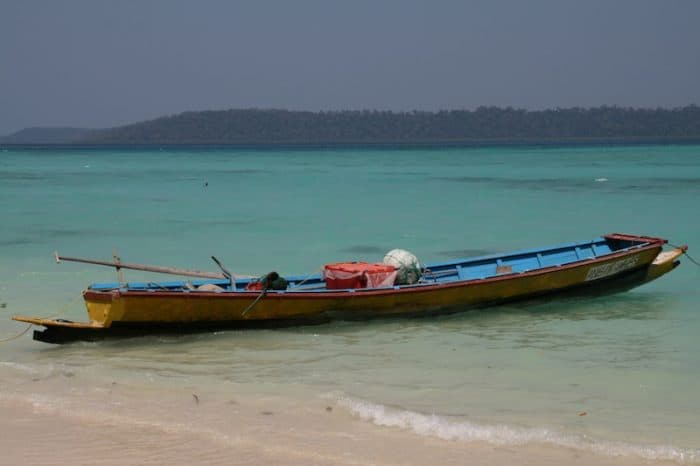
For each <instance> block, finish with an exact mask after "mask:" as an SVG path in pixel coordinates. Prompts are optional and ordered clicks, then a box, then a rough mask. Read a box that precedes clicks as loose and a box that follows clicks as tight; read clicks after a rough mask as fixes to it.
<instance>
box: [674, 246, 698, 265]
mask: <svg viewBox="0 0 700 466" xmlns="http://www.w3.org/2000/svg"><path fill="white" fill-rule="evenodd" d="M668 245H669V246H671V247H672V248H677V249H680V248H681V247H680V246H676V245H675V244H671V243H668ZM683 255H684V256H685V257H687V258H688V260H689V261H690V262H692V263H693V264H695V265H697V266H698V267H700V262H698V261H696V260H695V259H693V258H692V257H690V254H688V251H687V250H685V251H683Z"/></svg>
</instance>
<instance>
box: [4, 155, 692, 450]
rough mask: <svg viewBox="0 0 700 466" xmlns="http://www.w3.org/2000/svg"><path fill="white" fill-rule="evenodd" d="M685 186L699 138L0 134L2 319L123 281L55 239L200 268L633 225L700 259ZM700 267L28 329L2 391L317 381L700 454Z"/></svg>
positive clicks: (364, 256)
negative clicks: (89, 338)
mask: <svg viewBox="0 0 700 466" xmlns="http://www.w3.org/2000/svg"><path fill="white" fill-rule="evenodd" d="M699 200H700V147H699V146H646V147H612V148H609V147H586V148H579V147H573V148H572V147H568V148H539V147H538V148H535V147H530V148H488V149H445V150H433V149H420V150H388V149H387V150H367V149H347V150H302V149H299V150H280V151H273V150H261V151H250V150H233V149H220V150H199V149H198V150H177V151H172V150H132V151H129V150H78V149H76V150H61V151H58V150H34V151H32V150H23V151H18V150H12V149H10V150H8V151H7V152H0V214H1V216H2V218H1V219H0V220H1V222H2V227H1V228H0V305H2V306H3V307H2V308H1V309H0V312H1V313H2V314H1V316H2V318H1V319H0V332H1V333H0V338H6V337H11V336H13V335H15V334H17V333H19V332H20V331H22V330H23V329H24V327H23V326H22V325H20V324H17V323H14V322H12V321H10V320H9V317H10V316H11V315H13V314H29V315H37V316H55V315H57V314H58V316H60V317H65V318H69V319H73V320H84V319H85V311H84V308H83V306H82V303H81V301H80V291H81V290H82V289H83V288H84V287H85V286H86V285H87V284H89V283H90V282H93V281H112V280H114V278H115V274H114V271H112V270H110V269H105V268H100V267H94V266H85V265H80V264H71V263H62V264H60V265H56V264H55V263H54V261H53V259H52V252H53V251H54V250H58V251H59V252H61V253H63V254H66V255H73V256H83V257H94V258H103V259H109V258H111V255H112V251H113V250H114V249H116V250H117V251H118V253H119V254H120V255H121V257H122V259H123V260H125V261H129V262H143V263H149V264H159V265H171V266H179V267H192V268H198V269H207V270H212V271H215V270H216V266H215V265H214V264H213V263H212V262H211V261H210V260H209V257H210V256H211V255H216V256H217V257H219V258H220V259H221V260H222V261H223V262H224V263H225V265H226V266H227V267H228V268H229V269H231V270H233V271H236V272H239V273H251V274H262V273H265V272H269V271H271V270H276V271H278V272H280V273H281V274H282V275H285V274H304V273H312V272H315V271H317V270H318V269H319V268H320V267H321V266H322V265H323V264H324V263H328V262H335V261H340V260H350V259H352V260H367V261H381V258H382V257H383V254H384V253H385V252H386V251H388V250H390V249H393V248H395V247H400V248H404V249H408V250H410V251H412V252H414V253H415V254H416V255H417V256H418V257H419V258H420V259H421V260H423V261H426V262H430V261H441V260H447V259H449V258H455V257H462V256H469V255H478V254H483V253H490V252H498V251H506V250H511V249H520V248H529V247H536V246H547V245H552V244H556V243H559V242H565V241H572V240H587V239H592V238H594V237H596V236H598V235H600V234H603V233H610V232H627V233H638V234H646V235H653V236H662V237H665V238H668V239H669V240H671V241H672V242H675V243H687V244H689V245H690V251H689V252H690V254H691V255H693V252H695V253H696V254H695V255H696V256H697V257H700V220H698V212H699V210H698V207H697V203H698V201H699ZM699 270H700V268H699V267H697V266H695V265H693V264H692V263H690V262H689V261H688V260H687V259H684V260H683V264H682V266H681V267H680V268H679V269H677V270H675V271H674V272H673V273H671V274H669V275H667V276H665V277H663V278H662V279H661V280H659V281H657V282H655V283H652V284H650V285H647V286H645V287H642V288H639V289H637V290H634V291H631V292H627V293H624V294H619V295H615V296H608V297H599V298H594V299H593V298H591V299H582V298H579V299H568V300H559V301H549V302H536V303H528V304H518V305H510V306H504V307H499V308H494V309H489V310H484V311H473V312H465V313H462V314H456V315H451V316H444V317H440V318H430V319H391V320H379V321H372V322H352V323H350V322H334V323H331V324H326V325H320V326H307V327H298V328H289V329H281V330H261V331H221V332H215V333H204V334H195V335H183V336H167V337H163V336H157V337H141V338H133V339H126V340H111V341H103V342H98V343H75V344H70V345H65V346H51V345H47V344H44V343H39V342H34V341H32V340H31V334H30V333H28V334H26V335H23V336H22V337H20V338H17V339H14V340H11V341H8V342H3V343H2V344H1V346H0V390H2V391H3V392H4V393H5V395H4V396H6V397H7V396H9V395H8V394H12V397H14V398H13V399H17V398H22V397H25V398H26V399H28V400H29V399H32V397H36V396H38V395H37V393H36V392H35V391H33V389H32V384H31V383H30V381H31V380H35V381H36V380H39V379H42V378H52V377H53V378H56V377H59V378H65V379H71V384H72V385H71V387H73V388H74V389H76V390H80V387H81V386H84V387H88V386H93V385H94V384H96V383H101V382H102V381H110V380H119V381H120V383H125V384H131V385H132V386H133V387H140V386H148V387H150V388H153V387H156V388H157V387H162V388H163V389H167V388H168V387H172V386H178V385H182V386H189V385H196V386H198V387H208V388H210V389H211V390H213V391H216V390H218V391H220V392H223V391H226V390H228V389H232V387H235V388H236V389H237V390H243V389H246V390H248V392H249V393H260V394H267V395H274V396H277V397H281V398H285V397H286V398H289V399H290V400H301V401H303V400H305V399H317V398H319V397H321V398H324V399H328V400H331V401H333V402H335V403H337V404H338V406H340V407H342V408H344V409H346V410H349V411H350V412H351V413H353V415H355V416H358V417H360V418H362V419H365V420H367V422H373V423H375V424H378V425H382V426H387V428H403V429H405V430H407V431H410V432H413V433H415V434H418V435H429V436H436V437H441V438H450V439H454V440H458V441H470V440H486V441H490V442H493V443H497V444H512V445H517V444H526V443H528V442H540V443H551V444H555V445H563V446H569V447H574V448H585V449H590V450H594V451H599V452H602V453H605V454H621V455H627V454H629V455H637V456H640V457H644V458H652V459H653V458H667V459H675V460H680V461H691V462H692V461H700V453H699V450H698V449H699V448H700V440H698V439H700V409H699V408H698V406H699V405H700V396H699V395H698V393H699V391H698V387H700V343H699V342H698V337H697V335H698V334H699V333H700V318H699V317H698V313H697V303H698V302H699V298H700V291H698V289H699V287H698V284H699V279H700V272H699ZM126 273H127V279H137V278H142V277H143V275H140V274H138V273H134V272H128V271H127V272H126ZM153 278H154V277H153V276H150V278H149V279H153ZM42 396H44V395H42ZM56 397H57V398H56V399H55V400H54V402H55V403H60V399H59V396H58V395H56ZM42 399H44V398H42ZM64 402H65V400H64ZM48 403H51V398H49V401H48Z"/></svg>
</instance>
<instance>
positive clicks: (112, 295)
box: [83, 234, 667, 302]
mask: <svg viewBox="0 0 700 466" xmlns="http://www.w3.org/2000/svg"><path fill="white" fill-rule="evenodd" d="M604 238H611V239H622V240H633V241H643V242H642V243H641V244H639V245H632V246H629V247H627V248H625V249H623V250H620V251H618V252H612V253H609V254H605V255H603V256H596V257H589V258H585V259H579V260H576V261H573V262H569V263H566V264H559V265H551V266H547V267H543V268H537V269H532V270H527V271H522V272H510V273H505V274H501V275H495V276H492V277H487V278H469V279H463V280H460V279H457V280H454V281H450V282H445V283H437V282H435V283H419V284H414V285H400V286H393V287H387V288H358V289H343V290H328V289H317V290H268V291H267V292H266V299H284V300H300V299H339V298H341V299H342V298H353V297H360V296H363V297H364V296H392V295H398V294H410V293H422V292H427V291H434V290H447V289H451V288H461V287H466V286H472V285H476V284H488V283H495V282H500V281H505V280H514V279H519V278H525V277H533V276H537V275H546V274H551V273H556V272H559V271H562V270H569V269H573V268H577V267H582V266H586V265H590V264H595V263H602V262H607V261H610V260H615V259H619V258H621V257H625V256H629V255H632V254H637V253H640V252H643V251H647V250H652V249H657V248H658V249H661V248H662V247H663V245H664V244H666V243H667V240H665V239H662V238H653V237H640V236H632V235H621V234H611V235H605V236H604ZM556 248H557V247H556V246H555V247H554V248H553V249H556ZM509 255H511V253H506V254H504V255H502V256H509ZM502 256H497V257H502ZM458 263H459V262H458ZM649 265H651V262H649V264H642V265H640V266H638V267H634V268H635V269H636V268H641V267H644V266H649ZM615 275H617V274H614V275H613V276H615ZM610 278H611V277H602V278H599V279H596V280H592V281H591V283H593V282H596V281H605V280H608V279H610ZM258 295H260V291H257V290H256V291H249V290H242V291H196V290H194V291H184V290H180V291H163V290H155V289H153V290H128V289H127V290H124V289H110V290H93V289H87V290H85V291H83V297H84V298H85V299H86V300H95V301H99V302H108V301H112V300H114V299H120V298H129V297H134V298H136V297H139V298H142V297H147V298H155V299H157V298H174V297H183V296H187V297H188V298H193V299H212V298H215V299H227V300H231V299H244V300H245V299H247V300H249V299H251V298H255V297H256V296H258Z"/></svg>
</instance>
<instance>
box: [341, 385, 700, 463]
mask: <svg viewBox="0 0 700 466" xmlns="http://www.w3.org/2000/svg"><path fill="white" fill-rule="evenodd" d="M337 402H338V405H340V406H342V407H344V408H346V409H348V410H349V411H350V412H351V413H353V414H354V415H356V416H358V417H359V418H360V419H363V420H365V421H370V422H372V423H373V424H376V425H378V426H385V427H397V428H400V429H405V430H409V431H412V432H414V433H416V434H419V435H425V436H430V437H437V438H440V439H444V440H454V441H465V442H472V441H481V442H487V443H490V444H493V445H525V444H531V443H539V444H548V445H553V446H558V447H565V448H573V449H576V450H587V451H592V452H594V453H598V454H603V455H608V456H632V457H639V458H643V459H648V460H672V461H677V462H679V463H700V449H697V448H679V447H675V446H672V445H637V444H632V443H625V442H616V441H607V440H598V439H594V438H591V437H589V436H586V435H582V434H575V433H564V432H559V431H556V430H553V429H548V428H538V427H522V426H515V425H504V424H493V425H489V424H477V423H474V422H470V421H464V420H462V421H454V420H452V419H450V418H447V417H444V416H439V415H435V414H422V413H418V412H414V411H407V410H400V409H394V408H389V407H387V406H384V405H381V404H377V403H372V402H368V401H364V400H359V399H353V398H349V397H346V396H340V397H338V400H337Z"/></svg>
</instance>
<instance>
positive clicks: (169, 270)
mask: <svg viewBox="0 0 700 466" xmlns="http://www.w3.org/2000/svg"><path fill="white" fill-rule="evenodd" d="M54 257H55V258H56V263H60V262H61V261H68V262H81V263H83V264H93V265H104V266H107V267H114V268H116V269H117V270H118V269H131V270H141V271H144V272H155V273H166V274H170V275H183V276H187V277H199V278H217V279H224V280H226V279H229V280H230V277H227V276H225V275H224V274H221V273H216V272H203V271H201V270H188V269H179V268H176V267H162V266H159V265H144V264H130V263H128V262H121V261H115V262H110V261H101V260H96V259H83V258H80V257H68V256H60V255H59V254H58V252H54ZM231 276H233V277H236V278H249V277H250V275H233V274H231Z"/></svg>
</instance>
